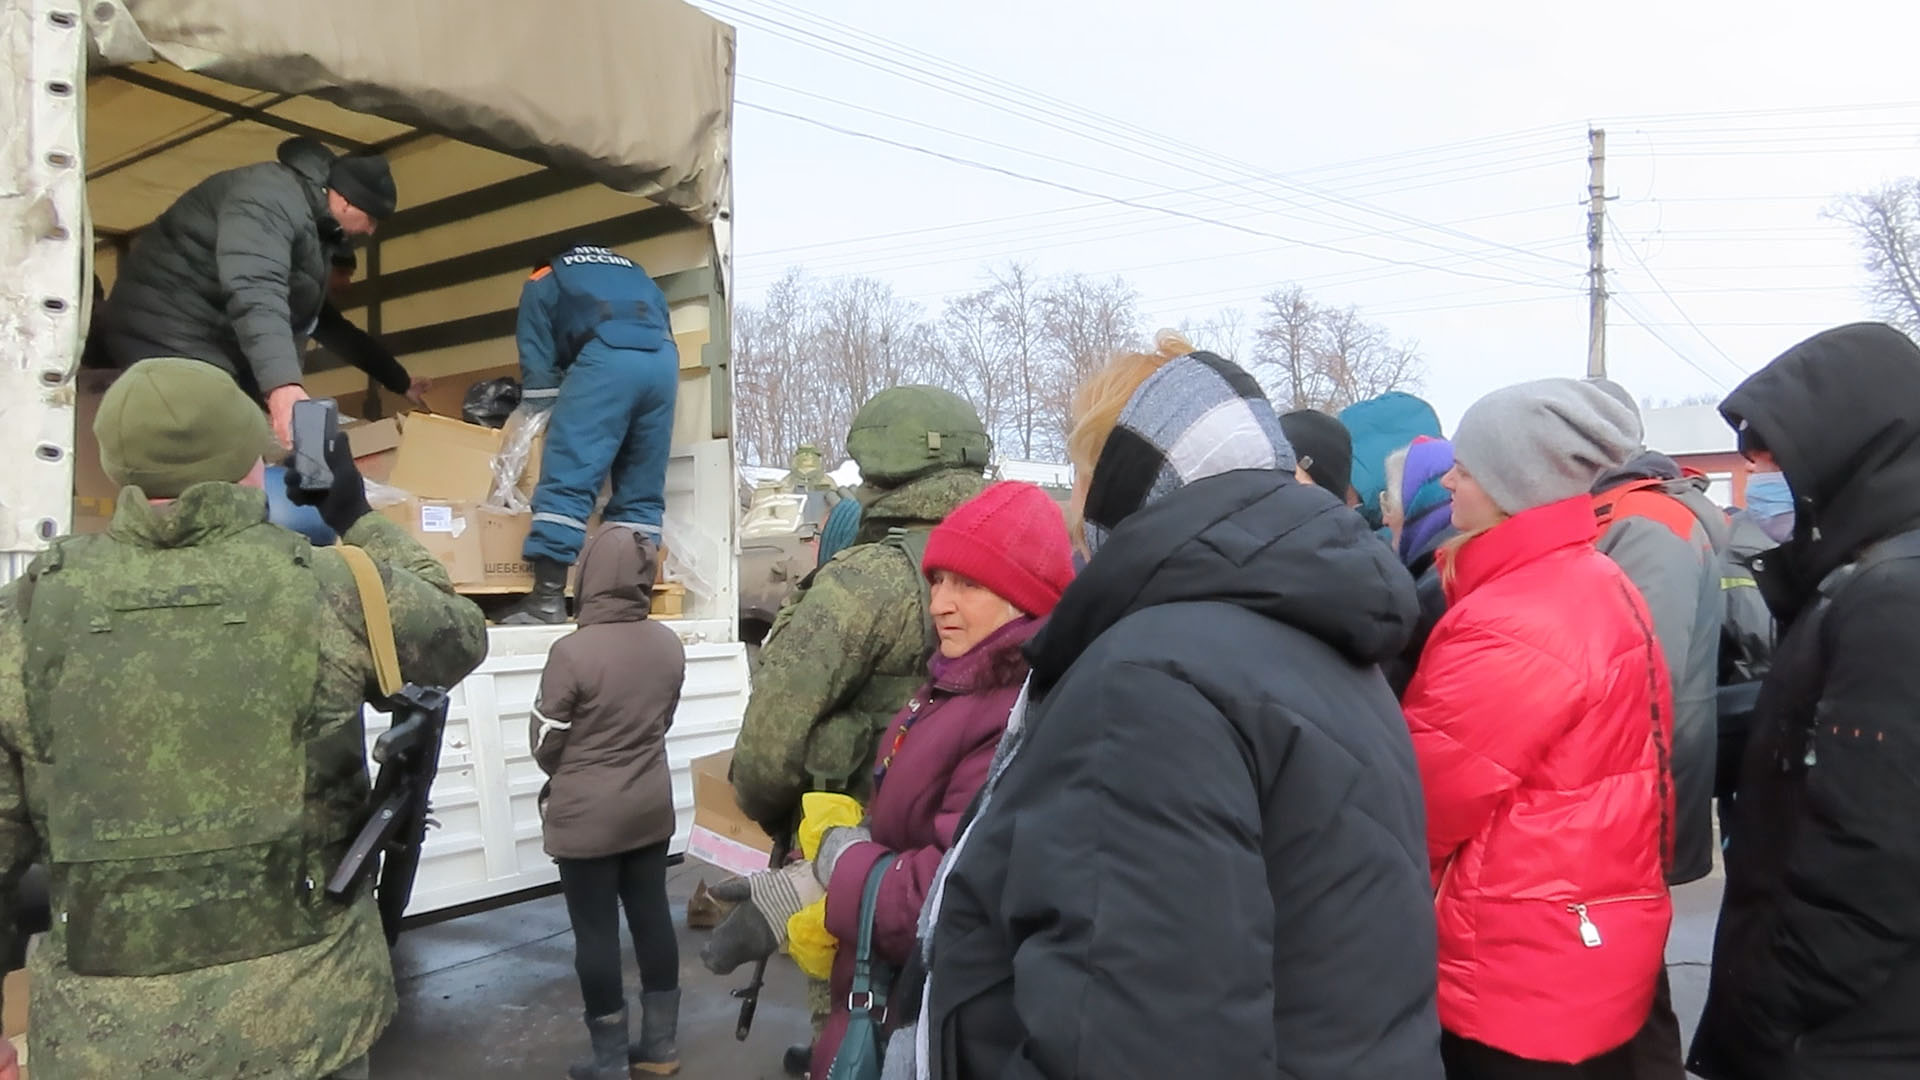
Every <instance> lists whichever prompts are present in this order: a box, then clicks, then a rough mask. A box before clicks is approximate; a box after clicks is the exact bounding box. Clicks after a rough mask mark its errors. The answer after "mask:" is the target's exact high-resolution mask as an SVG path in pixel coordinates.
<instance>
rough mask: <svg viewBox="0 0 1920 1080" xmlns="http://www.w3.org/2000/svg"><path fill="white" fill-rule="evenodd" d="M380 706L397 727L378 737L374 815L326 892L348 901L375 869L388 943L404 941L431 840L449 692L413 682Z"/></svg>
mask: <svg viewBox="0 0 1920 1080" xmlns="http://www.w3.org/2000/svg"><path fill="white" fill-rule="evenodd" d="M374 707H375V708H378V709H380V710H381V711H383V712H390V713H391V714H392V715H393V726H392V727H390V728H388V729H387V730H386V731H385V732H384V733H382V734H381V736H380V737H379V738H378V739H376V740H374V744H373V760H374V761H375V762H376V763H378V764H379V766H380V775H379V776H378V777H376V778H375V780H374V782H373V799H372V808H373V809H372V813H371V814H370V816H369V817H368V818H367V822H366V824H365V825H363V826H361V828H360V832H359V834H358V835H357V836H355V837H354V838H353V843H352V844H351V845H349V846H348V848H347V854H346V857H345V858H343V859H341V860H340V865H339V867H338V868H336V869H335V870H334V872H333V876H332V877H330V878H328V879H327V895H328V896H329V897H331V898H333V899H335V900H342V901H344V900H349V899H351V898H352V897H353V896H354V894H355V893H356V892H357V891H358V889H359V888H360V886H361V885H362V884H363V883H364V882H365V881H366V880H367V879H368V878H369V877H371V876H372V875H373V872H374V870H375V868H376V867H377V868H378V869H379V872H380V876H379V880H378V882H377V883H376V884H375V885H374V901H375V904H376V906H378V907H379V909H380V925H381V928H382V929H384V930H385V931H386V934H387V944H388V945H392V944H393V943H394V942H395V941H397V940H398V939H399V937H400V919H401V917H402V916H404V915H405V914H406V911H407V901H408V900H409V899H411V898H412V896H413V879H414V876H415V874H417V873H418V872H419V869H420V845H421V844H422V843H423V842H424V841H425V840H426V836H427V809H428V807H427V797H428V794H429V793H430V792H431V791H432V788H433V778H434V774H435V773H437V772H438V771H439V769H440V741H441V737H442V736H443V735H444V734H445V733H446V729H447V692H446V691H445V690H441V689H439V688H437V687H423V686H415V685H413V684H412V683H408V684H407V685H406V686H404V687H402V688H401V689H400V691H399V692H398V693H396V694H395V695H393V697H392V698H391V699H390V700H388V701H385V702H380V703H376V704H375V706H374Z"/></svg>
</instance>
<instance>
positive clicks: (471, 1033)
mask: <svg viewBox="0 0 1920 1080" xmlns="http://www.w3.org/2000/svg"><path fill="white" fill-rule="evenodd" d="M703 876H704V877H705V878H706V879H707V880H708V881H709V882H712V881H717V880H719V879H720V878H722V877H725V876H726V875H725V874H724V872H720V871H715V870H712V869H710V868H708V867H705V866H701V865H699V864H695V863H691V862H690V863H688V864H686V865H684V866H681V867H678V868H676V869H675V870H673V871H671V872H670V876H669V878H668V888H669V891H670V892H671V893H672V895H673V897H674V915H675V920H676V921H677V922H678V923H679V924H680V980H681V985H682V987H683V988H684V991H685V992H684V998H685V1001H684V1004H683V1006H682V1015H681V1021H680V1048H681V1056H682V1059H683V1060H684V1061H685V1062H686V1069H685V1071H684V1072H683V1073H682V1075H683V1076H687V1077H725V1078H727V1080H758V1078H769V1080H771V1078H775V1077H779V1076H781V1075H782V1074H781V1072H780V1054H781V1051H782V1050H783V1049H784V1048H785V1047H787V1046H788V1045H790V1044H792V1043H795V1042H798V1041H800V1040H802V1039H804V1038H805V1037H806V1036H807V1033H808V1026H807V1016H806V1005H805V992H804V990H803V989H802V980H801V978H800V974H799V972H798V971H796V970H795V969H794V967H793V965H792V964H791V963H790V962H788V961H787V960H786V959H785V958H784V957H781V958H779V959H778V960H776V961H775V963H773V964H772V965H770V966H769V969H768V978H767V988H766V992H765V994H764V996H763V997H762V999H761V1004H760V1012H759V1016H758V1018H757V1019H756V1020H755V1022H754V1027H753V1036H752V1038H750V1039H749V1040H748V1041H747V1042H745V1043H740V1042H736V1041H734V1038H733V1027H734V1021H735V1019H736V1018H737V1016H738V1014H739V1005H738V1003H737V1002H736V1001H735V1000H734V999H733V998H732V997H731V996H729V994H728V991H729V990H731V989H732V988H733V987H736V986H739V985H742V984H744V983H745V982H746V971H745V969H742V970H741V971H738V972H735V973H734V975H733V977H731V978H727V979H720V978H716V977H714V976H712V975H709V974H708V973H707V971H706V969H705V968H703V967H701V966H700V959H699V955H698V953H699V948H700V944H701V942H702V940H704V937H705V933H704V932H702V931H690V930H688V929H687V928H686V925H685V915H686V912H685V902H686V898H687V896H688V894H690V893H691V892H692V891H693V886H694V883H695V882H696V881H697V880H699V879H700V878H701V877H703ZM1719 904H1720V878H1719V876H1718V874H1716V875H1715V876H1714V877H1711V878H1708V879H1707V880H1706V881H1702V882H1700V883H1698V884H1695V885H1689V886H1686V887H1684V888H1681V889H1677V890H1675V892H1674V906H1675V926H1674V935H1673V940H1672V943H1671V945H1670V947H1669V949H1668V957H1667V958H1668V962H1669V964H1670V966H1671V967H1672V977H1673V991H1674V1004H1675V1008H1676V1009H1677V1010H1678V1012H1679V1013H1680V1018H1681V1022H1682V1023H1683V1024H1684V1025H1685V1026H1686V1029H1687V1032H1688V1035H1689V1037H1691V1033H1692V1030H1693V1022H1694V1019H1695V1018H1696V1017H1697V1016H1698V1015H1699V1012H1700V1007H1701V1004H1702V1003H1703V1002H1704V1000H1705V998H1706V992H1707V963H1708V960H1709V959H1710V957H1711V955H1712V950H1713V923H1714V918H1715V916H1716V914H1717V912H1718V910H1719ZM395 961H396V964H397V966H398V968H399V976H400V981H401V999H400V1018H399V1019H398V1020H397V1021H396V1022H395V1023H394V1025H393V1027H392V1028H391V1029H390V1030H389V1031H388V1032H387V1035H386V1038H385V1039H383V1040H382V1041H381V1043H380V1045H379V1047H377V1048H376V1049H375V1050H374V1055H373V1066H374V1068H373V1075H374V1077H375V1080H402V1078H406V1080H412V1078H416V1077H419V1078H434V1077H449V1078H453V1077H458V1078H461V1080H469V1078H472V1080H485V1078H490V1077H502V1078H505V1077H515V1078H518V1077H552V1078H560V1077H564V1076H565V1075H566V1066H567V1063H568V1062H569V1061H571V1060H573V1058H574V1056H575V1055H577V1054H579V1053H581V1052H582V1051H583V1050H584V1048H585V1045H586V1030H585V1028H584V1027H583V1026H582V1024H581V1022H580V992H579V989H578V988H577V986H576V984H575V983H574V978H573V943H572V937H571V935H570V934H569V933H568V930H567V916H566V911H565V909H564V908H563V907H562V905H561V903H560V899H559V898H558V897H552V898H548V899H544V900H535V901H530V902H528V903H524V904H518V905H515V906H513V907H510V908H503V909H500V910H498V911H493V912H488V913H487V914H484V915H475V916H469V917H468V918H464V919H459V920H455V921H453V922H447V923H442V924H440V925H438V926H430V927H425V928H423V929H420V930H416V931H412V932H410V933H408V935H407V936H406V937H404V938H402V939H401V942H400V947H399V949H398V951H397V954H396V957H395ZM627 983H628V987H629V990H630V992H634V993H637V992H638V991H637V988H638V985H639V976H638V975H637V974H636V973H635V971H634V969H633V957H632V955H631V954H629V955H628V956H627Z"/></svg>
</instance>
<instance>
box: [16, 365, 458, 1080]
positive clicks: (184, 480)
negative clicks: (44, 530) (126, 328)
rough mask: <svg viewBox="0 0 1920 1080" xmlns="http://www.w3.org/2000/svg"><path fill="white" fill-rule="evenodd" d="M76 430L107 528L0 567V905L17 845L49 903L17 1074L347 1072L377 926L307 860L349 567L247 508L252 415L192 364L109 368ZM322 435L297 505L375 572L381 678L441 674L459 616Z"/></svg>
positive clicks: (344, 663)
mask: <svg viewBox="0 0 1920 1080" xmlns="http://www.w3.org/2000/svg"><path fill="white" fill-rule="evenodd" d="M94 433H95V436H96V437H97V438H98V440H99V443H100V458H101V464H102V466H103V467H104V468H105V470H106V473H107V475H108V476H110V477H112V478H113V479H114V480H115V481H116V482H118V483H120V484H122V485H123V488H122V491H121V493H120V498H119V502H118V505H117V507H116V508H115V512H114V518H113V524H112V526H111V528H110V529H109V530H108V531H107V532H105V533H101V534H94V535H86V536H70V537H63V538H61V539H60V540H57V541H55V542H54V544H53V546H52V548H51V549H50V550H49V551H47V552H46V553H44V554H43V555H41V556H40V557H39V558H37V559H36V560H35V561H34V562H33V564H32V565H31V566H30V567H29V568H28V570H27V573H26V576H25V577H23V578H21V579H20V580H18V581H15V582H14V583H12V584H11V585H8V586H6V587H5V588H4V589H0V928H9V929H10V928H11V927H12V926H13V925H14V920H13V918H12V908H13V905H14V903H15V900H16V895H15V894H16V891H17V890H16V886H17V883H18V881H19V876H20V874H21V872H22V871H23V870H24V869H25V868H26V867H27V866H28V865H29V864H30V863H33V862H35V861H43V862H45V863H47V864H48V865H49V868H50V871H51V875H50V880H51V889H50V892H51V897H50V898H51V903H52V908H53V911H54V912H55V913H56V915H55V918H54V919H53V924H52V928H51V930H50V932H49V933H48V935H47V937H46V939H45V941H44V942H43V943H42V945H41V947H39V948H38V949H36V950H35V951H34V953H33V955H32V956H31V957H30V958H29V960H28V968H29V970H30V971H31V972H32V975H33V1025H32V1031H31V1033H30V1035H29V1036H28V1038H29V1040H30V1048H31V1050H32V1054H31V1057H32V1066H33V1072H34V1074H35V1075H45V1076H50V1077H62V1076H72V1077H82V1076H85V1077H93V1076H128V1077H132V1076H170V1077H179V1078H182V1080H237V1078H239V1077H253V1076H275V1077H285V1078H287V1080H315V1078H318V1077H339V1078H343V1080H345V1078H364V1077H366V1075H367V1071H366V1054H367V1051H368V1049H369V1048H370V1047H371V1046H372V1045H373V1042H374V1040H375V1039H376V1038H378V1037H379V1035H380V1032H381V1030H382V1029H384V1028H385V1027H386V1025H387V1023H388V1021H389V1020H390V1019H391V1018H392V1016H393V1012H394V1007H395V994H394V985H393V971H392V967H391V966H390V964H389V961H388V958H387V943H386V938H385V936H384V934H383V933H382V931H381V926H380V918H379V914H378V912H377V911H375V909H374V904H373V899H372V897H371V895H369V894H367V893H365V892H363V893H362V894H361V895H360V896H358V897H357V898H355V899H353V900H351V901H349V902H339V901H335V900H332V899H330V898H329V897H328V896H327V895H326V893H325V891H324V890H323V889H322V888H321V887H320V886H319V885H318V884H317V883H320V882H325V881H326V880H327V877H328V875H329V874H330V873H331V871H332V870H333V869H334V868H335V867H336V866H337V865H338V863H339V861H340V859H341V857H342V856H343V855H344V853H345V851H346V848H347V845H348V844H349V843H350V841H351V840H352V838H353V836H354V833H355V831H356V828H357V826H358V825H359V823H360V820H361V818H362V817H363V816H364V813H365V810H366V801H367V797H368V781H367V764H366V728H365V725H364V724H363V723H362V720H361V705H362V703H363V702H365V701H366V700H368V698H369V697H370V696H372V695H374V694H376V693H377V684H378V679H377V677H376V667H375V664H374V659H373V653H372V648H371V646H370V644H369V639H370V637H371V635H370V634H369V631H368V618H367V615H366V612H365V610H364V608H363V604H362V594H361V592H360V589H359V588H358V587H357V586H356V584H355V581H354V577H353V573H352V571H351V570H350V569H349V567H348V564H347V561H346V559H345V558H343V557H342V556H341V555H340V554H339V553H338V551H337V550H335V549H328V548H312V547H310V546H309V545H308V543H307V541H306V540H304V539H302V538H301V537H299V536H297V535H295V534H293V533H290V532H288V531H286V530H284V529H281V528H278V527H276V526H273V525H271V524H269V523H268V522H267V500H266V496H265V495H264V493H263V492H261V491H260V489H259V484H260V482H261V479H260V478H261V474H262V471H263V466H262V457H261V455H262V453H263V452H276V453H277V451H271V450H270V444H271V437H270V436H269V434H268V432H267V424H266V419H265V417H263V416H262V415H261V413H260V410H259V408H258V406H256V405H254V404H253V403H252V402H249V401H248V400H247V399H246V396H245V395H243V394H242V393H241V392H240V391H239V390H238V389H237V388H236V387H235V386H234V384H233V381H232V380H231V379H229V378H227V377H226V376H225V375H222V374H221V373H219V372H217V371H215V370H213V368H212V367H210V366H208V365H206V364H203V363H200V362H198V361H195V360H187V359H156V360H148V361H145V362H143V363H141V364H138V365H135V366H134V367H133V368H132V369H130V370H129V371H128V372H127V373H126V374H125V375H123V376H121V377H120V379H119V380H118V381H117V382H116V383H115V384H114V386H113V388H112V389H111V390H109V391H108V392H107V395H106V397H105V398H104V399H103V400H102V402H101V405H100V412H99V415H98V418H97V419H96V421H95V423H94ZM328 458H329V463H330V464H332V465H333V467H334V472H335V483H334V487H333V488H332V490H331V491H330V492H329V493H328V494H327V496H326V498H325V500H324V501H323V502H322V503H321V504H320V512H321V514H322V516H323V517H324V518H325V519H326V521H327V522H328V524H329V525H331V526H332V527H333V528H334V529H336V530H337V531H339V532H340V533H341V535H342V537H343V539H344V540H345V541H346V542H347V543H349V544H353V545H355V546H357V547H359V548H361V549H362V550H364V551H365V552H366V553H367V554H368V555H369V556H370V557H371V558H372V560H373V562H374V564H375V566H376V567H377V569H378V571H379V574H380V578H381V583H382V585H383V587H384V589H383V591H384V592H385V595H386V599H387V605H388V611H389V618H390V621H391V623H392V627H393V640H394V644H395V646H396V650H397V653H398V660H399V667H400V673H401V676H402V677H403V678H404V679H406V680H408V681H410V682H414V683H418V684H422V685H440V686H452V685H453V684H454V683H456V682H458V681H459V680H461V679H462V678H464V677H465V676H466V675H467V674H468V673H469V672H471V671H472V670H473V669H474V668H475V667H476V666H478V665H479V663H480V661H481V659H483V658H484V657H485V655H486V648H487V637H486V623H485V620H484V619H483V618H482V616H481V614H480V611H479V609H477V608H475V607H474V606H473V604H472V603H471V602H469V601H468V600H466V599H465V598H463V597H461V596H458V595H456V594H455V593H454V591H453V587H452V585H451V583H450V582H449V581H448V579H447V573H446V570H445V569H444V568H443V567H442V566H441V565H440V564H439V563H438V562H436V561H435V560H434V558H433V556H431V555H429V554H428V553H427V552H426V551H425V550H424V549H423V548H421V547H420V545H418V544H416V543H415V542H414V541H413V540H412V539H411V538H410V537H408V536H407V534H406V533H405V532H404V531H403V530H402V529H401V528H400V527H399V526H397V525H395V524H393V523H392V522H390V521H388V520H387V519H386V518H384V517H382V516H380V515H379V514H376V513H373V512H372V510H371V509H369V507H368V505H367V498H366V492H365V490H364V485H363V484H362V482H361V480H360V476H359V473H358V472H357V471H355V469H354V467H353V457H352V454H351V452H350V451H348V450H347V448H346V446H345V442H344V440H341V439H336V445H335V446H334V447H332V448H330V452H329V454H328ZM11 1049H12V1048H11V1046H9V1045H8V1044H5V1043H0V1069H3V1068H4V1066H5V1065H6V1061H5V1060H4V1057H5V1056H6V1055H8V1054H10V1052H11Z"/></svg>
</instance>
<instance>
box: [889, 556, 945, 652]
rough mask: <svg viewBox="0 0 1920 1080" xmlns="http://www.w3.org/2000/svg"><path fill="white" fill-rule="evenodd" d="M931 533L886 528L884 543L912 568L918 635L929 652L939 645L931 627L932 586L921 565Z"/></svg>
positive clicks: (935, 633) (938, 636)
mask: <svg viewBox="0 0 1920 1080" xmlns="http://www.w3.org/2000/svg"><path fill="white" fill-rule="evenodd" d="M931 535H933V530H931V529H902V528H897V527H896V528H892V529H888V530H887V538H886V540H885V541H884V543H886V544H887V546H889V547H892V548H897V549H898V550H899V551H900V553H901V554H903V555H905V556H906V557H907V563H908V565H909V566H911V567H912V568H913V580H914V581H915V582H916V583H918V584H919V586H920V636H921V639H922V644H923V645H924V646H925V648H926V651H927V652H928V653H929V654H931V653H932V652H933V650H934V649H936V648H939V646H940V634H939V632H938V631H936V630H935V629H934V628H933V586H931V585H929V584H928V583H927V575H926V572H925V571H924V570H923V569H922V565H923V564H924V563H925V562H926V558H927V538H928V537H929V536H931Z"/></svg>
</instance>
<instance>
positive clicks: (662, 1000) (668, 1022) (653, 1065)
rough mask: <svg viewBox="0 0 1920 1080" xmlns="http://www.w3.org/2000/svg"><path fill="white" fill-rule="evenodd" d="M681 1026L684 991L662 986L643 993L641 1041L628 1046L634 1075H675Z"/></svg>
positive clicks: (629, 1063)
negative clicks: (675, 1041) (653, 990)
mask: <svg viewBox="0 0 1920 1080" xmlns="http://www.w3.org/2000/svg"><path fill="white" fill-rule="evenodd" d="M679 1030H680V991H678V990H661V991H659V992H658V993H652V994H641V995H640V1041H639V1042H637V1043H634V1044H633V1045H632V1046H629V1047H627V1065H628V1066H629V1067H630V1068H631V1069H632V1070H633V1075H634V1076H636V1077H639V1076H672V1075H673V1074H674V1073H677V1072H679V1071H680V1048H679V1047H678V1046H676V1045H674V1041H673V1040H674V1036H675V1035H676V1034H677V1033H678V1032H679Z"/></svg>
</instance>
